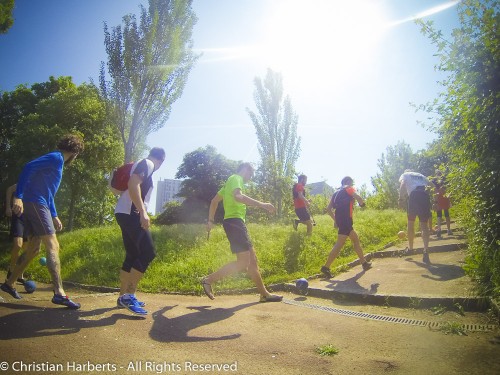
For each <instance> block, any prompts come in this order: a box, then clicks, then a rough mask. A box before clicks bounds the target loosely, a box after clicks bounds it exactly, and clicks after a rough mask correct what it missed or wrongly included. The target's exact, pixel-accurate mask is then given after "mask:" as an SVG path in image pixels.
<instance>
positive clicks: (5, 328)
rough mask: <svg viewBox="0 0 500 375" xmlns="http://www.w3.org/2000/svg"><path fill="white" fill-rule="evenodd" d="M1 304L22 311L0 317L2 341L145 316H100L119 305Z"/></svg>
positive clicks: (108, 324) (67, 332) (102, 325)
mask: <svg viewBox="0 0 500 375" xmlns="http://www.w3.org/2000/svg"><path fill="white" fill-rule="evenodd" d="M0 307H1V308H7V309H12V310H22V311H17V312H14V313H12V314H9V315H5V316H3V317H0V340H12V339H21V338H30V337H43V336H54V335H67V334H72V333H76V332H79V331H80V330H81V329H85V328H94V327H104V326H110V325H114V324H115V323H116V322H117V321H118V320H119V319H126V320H138V319H140V320H142V319H143V318H142V317H136V316H131V315H126V314H121V313H115V314H113V315H111V316H108V317H101V318H98V316H99V315H102V314H104V313H106V312H109V311H112V310H114V309H117V308H116V307H112V308H103V309H97V310H92V311H82V310H69V309H67V308H64V307H62V308H61V307H55V308H48V307H38V306H27V305H19V304H13V303H2V304H0ZM86 318H87V319H86Z"/></svg>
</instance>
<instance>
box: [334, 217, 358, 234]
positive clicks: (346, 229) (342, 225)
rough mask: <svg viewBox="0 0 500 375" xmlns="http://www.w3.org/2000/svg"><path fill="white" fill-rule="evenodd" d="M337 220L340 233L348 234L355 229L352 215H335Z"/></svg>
mask: <svg viewBox="0 0 500 375" xmlns="http://www.w3.org/2000/svg"><path fill="white" fill-rule="evenodd" d="M335 222H336V223H337V226H338V227H339V231H338V234H341V235H344V236H348V235H349V234H350V233H351V232H352V231H353V230H354V228H353V221H352V217H349V216H343V215H335Z"/></svg>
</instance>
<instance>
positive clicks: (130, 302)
mask: <svg viewBox="0 0 500 375" xmlns="http://www.w3.org/2000/svg"><path fill="white" fill-rule="evenodd" d="M118 302H119V303H120V305H121V306H123V307H125V308H127V309H128V310H129V311H130V312H132V313H133V314H135V315H147V314H148V312H147V311H146V310H144V309H143V308H142V307H141V306H139V303H138V302H139V301H137V298H135V296H133V295H130V294H124V295H123V296H121V297H120V298H118Z"/></svg>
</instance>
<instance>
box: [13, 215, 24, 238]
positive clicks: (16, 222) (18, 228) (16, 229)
mask: <svg viewBox="0 0 500 375" xmlns="http://www.w3.org/2000/svg"><path fill="white" fill-rule="evenodd" d="M10 238H11V239H14V238H22V239H23V241H27V240H28V236H26V231H25V230H24V218H23V215H22V214H21V216H17V215H16V214H15V213H12V217H11V218H10Z"/></svg>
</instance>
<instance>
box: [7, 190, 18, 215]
mask: <svg viewBox="0 0 500 375" xmlns="http://www.w3.org/2000/svg"><path fill="white" fill-rule="evenodd" d="M16 187H17V184H14V185H11V186H9V187H8V188H7V192H6V193H5V215H6V216H7V217H11V216H12V206H11V201H12V195H13V194H14V191H16Z"/></svg>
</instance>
